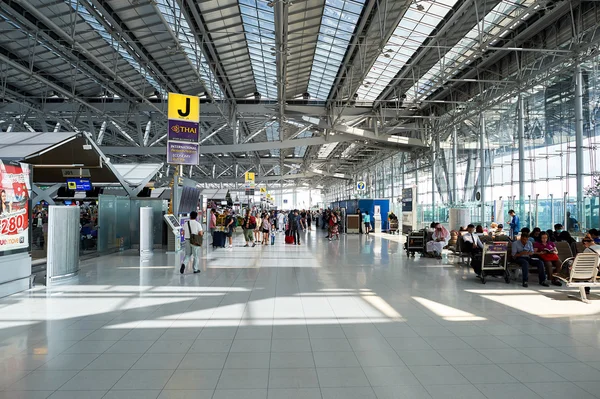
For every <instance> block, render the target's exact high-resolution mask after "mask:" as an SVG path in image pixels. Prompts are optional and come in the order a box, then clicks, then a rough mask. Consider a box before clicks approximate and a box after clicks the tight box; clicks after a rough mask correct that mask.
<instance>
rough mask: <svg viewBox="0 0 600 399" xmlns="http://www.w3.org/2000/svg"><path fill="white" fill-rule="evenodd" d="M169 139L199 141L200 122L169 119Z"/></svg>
mask: <svg viewBox="0 0 600 399" xmlns="http://www.w3.org/2000/svg"><path fill="white" fill-rule="evenodd" d="M169 140H175V141H190V142H192V143H197V142H198V122H185V121H177V120H173V119H169Z"/></svg>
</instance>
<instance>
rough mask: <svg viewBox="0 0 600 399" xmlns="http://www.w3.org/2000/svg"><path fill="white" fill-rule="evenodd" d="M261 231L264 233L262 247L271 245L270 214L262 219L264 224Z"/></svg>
mask: <svg viewBox="0 0 600 399" xmlns="http://www.w3.org/2000/svg"><path fill="white" fill-rule="evenodd" d="M260 231H261V233H262V236H263V238H262V245H269V235H270V233H271V222H270V220H269V216H268V214H264V215H263V217H262V224H261V226H260Z"/></svg>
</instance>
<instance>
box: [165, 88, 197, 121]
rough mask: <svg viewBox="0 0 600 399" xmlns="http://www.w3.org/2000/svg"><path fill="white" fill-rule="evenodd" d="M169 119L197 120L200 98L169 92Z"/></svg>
mask: <svg viewBox="0 0 600 399" xmlns="http://www.w3.org/2000/svg"><path fill="white" fill-rule="evenodd" d="M169 119H177V120H180V121H188V122H198V121H199V120H200V99H199V98H198V97H196V96H186V95H183V94H177V93H169Z"/></svg>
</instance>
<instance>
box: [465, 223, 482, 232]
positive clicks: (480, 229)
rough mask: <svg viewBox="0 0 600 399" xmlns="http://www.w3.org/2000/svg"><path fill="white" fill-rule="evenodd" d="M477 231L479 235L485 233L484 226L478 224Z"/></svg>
mask: <svg viewBox="0 0 600 399" xmlns="http://www.w3.org/2000/svg"><path fill="white" fill-rule="evenodd" d="M467 230H469V226H467ZM475 233H477V234H479V235H481V234H483V226H482V225H480V224H478V225H477V227H475Z"/></svg>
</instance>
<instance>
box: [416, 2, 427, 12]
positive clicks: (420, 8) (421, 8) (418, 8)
mask: <svg viewBox="0 0 600 399" xmlns="http://www.w3.org/2000/svg"><path fill="white" fill-rule="evenodd" d="M417 10H419V11H424V10H425V7H423V4H420V3H419V4H417Z"/></svg>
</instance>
